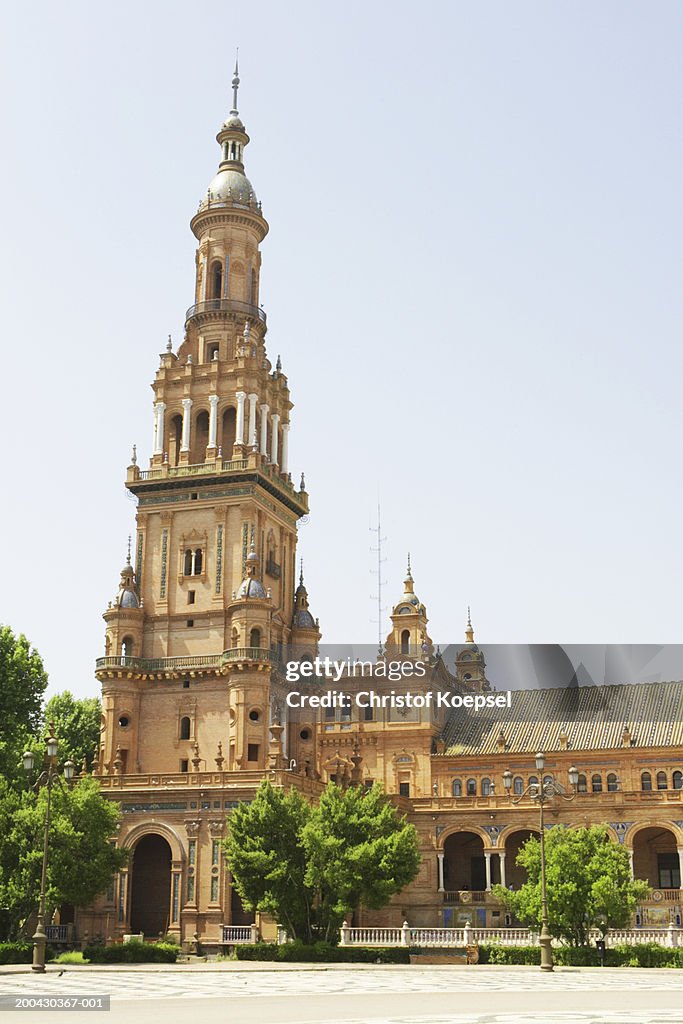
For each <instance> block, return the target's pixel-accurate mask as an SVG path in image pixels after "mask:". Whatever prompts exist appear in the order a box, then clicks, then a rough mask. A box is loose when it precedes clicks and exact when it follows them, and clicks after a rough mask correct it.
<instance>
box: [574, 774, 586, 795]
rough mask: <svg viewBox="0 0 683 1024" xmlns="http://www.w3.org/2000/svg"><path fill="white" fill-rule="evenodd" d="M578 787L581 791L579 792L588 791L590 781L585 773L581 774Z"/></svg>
mask: <svg viewBox="0 0 683 1024" xmlns="http://www.w3.org/2000/svg"><path fill="white" fill-rule="evenodd" d="M576 789H577V792H579V793H587V792H588V782H587V781H586V776H585V775H579V784H578V786H577V787H576Z"/></svg>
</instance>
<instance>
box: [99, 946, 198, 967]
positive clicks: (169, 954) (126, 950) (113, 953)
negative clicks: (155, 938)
mask: <svg viewBox="0 0 683 1024" xmlns="http://www.w3.org/2000/svg"><path fill="white" fill-rule="evenodd" d="M179 953H180V947H179V946H174V945H173V944H172V943H170V942H157V943H154V944H153V943H151V942H138V941H133V942H123V943H117V944H116V945H114V946H100V945H92V946H86V948H85V949H84V950H83V959H84V960H89V961H90V963H91V964H174V963H175V962H176V960H177V959H178V954H179Z"/></svg>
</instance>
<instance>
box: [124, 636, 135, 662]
mask: <svg viewBox="0 0 683 1024" xmlns="http://www.w3.org/2000/svg"><path fill="white" fill-rule="evenodd" d="M121 654H122V655H123V657H124V658H132V657H133V638H132V636H124V638H123V640H122V641H121Z"/></svg>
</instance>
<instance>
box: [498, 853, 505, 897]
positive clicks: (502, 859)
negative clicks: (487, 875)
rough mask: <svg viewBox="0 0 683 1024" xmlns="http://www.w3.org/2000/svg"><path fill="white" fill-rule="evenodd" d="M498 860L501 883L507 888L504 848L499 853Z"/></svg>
mask: <svg viewBox="0 0 683 1024" xmlns="http://www.w3.org/2000/svg"><path fill="white" fill-rule="evenodd" d="M498 860H499V862H500V884H501V885H502V886H503V888H505V886H506V884H507V883H506V881H505V853H504V851H503V850H501V851H500V853H499V854H498Z"/></svg>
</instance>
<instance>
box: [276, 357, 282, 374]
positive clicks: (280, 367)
mask: <svg viewBox="0 0 683 1024" xmlns="http://www.w3.org/2000/svg"><path fill="white" fill-rule="evenodd" d="M275 369H276V370H277V372H278V373H279V372H280V371H281V369H282V360H281V359H280V355H279V354H278V357H277V362H276V364H275Z"/></svg>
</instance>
